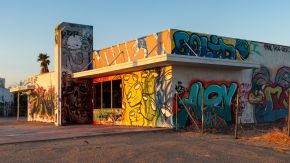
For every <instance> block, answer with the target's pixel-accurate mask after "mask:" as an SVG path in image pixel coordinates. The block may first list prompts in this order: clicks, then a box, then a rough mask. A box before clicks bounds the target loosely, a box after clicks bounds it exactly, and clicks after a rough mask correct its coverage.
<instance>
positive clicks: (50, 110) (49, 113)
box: [28, 86, 57, 122]
mask: <svg viewBox="0 0 290 163" xmlns="http://www.w3.org/2000/svg"><path fill="white" fill-rule="evenodd" d="M56 98H57V96H56V93H55V88H54V87H50V88H48V89H44V88H43V87H42V86H38V87H37V88H36V89H35V90H33V91H32V92H31V93H30V95H29V101H28V120H29V121H40V122H54V112H55V106H56Z"/></svg>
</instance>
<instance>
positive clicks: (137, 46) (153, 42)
mask: <svg viewBox="0 0 290 163" xmlns="http://www.w3.org/2000/svg"><path fill="white" fill-rule="evenodd" d="M170 48H171V40H170V31H169V30H166V31H162V32H158V33H155V34H152V35H148V36H146V37H142V38H138V39H135V40H132V41H128V42H125V43H122V44H118V45H115V46H112V47H109V48H105V49H101V50H97V51H94V55H93V57H94V68H101V67H104V66H109V65H115V64H120V63H125V62H130V61H136V60H138V59H142V58H148V57H152V56H156V55H160V54H169V53H170V52H171V49H170Z"/></svg>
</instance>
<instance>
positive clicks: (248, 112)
mask: <svg viewBox="0 0 290 163" xmlns="http://www.w3.org/2000/svg"><path fill="white" fill-rule="evenodd" d="M239 88H240V89H239V112H240V113H241V115H239V117H240V120H239V122H240V121H241V122H242V123H254V118H253V111H252V109H250V108H251V106H250V105H251V104H250V102H249V98H248V97H249V93H250V92H251V88H252V85H251V83H241V84H240V85H239Z"/></svg>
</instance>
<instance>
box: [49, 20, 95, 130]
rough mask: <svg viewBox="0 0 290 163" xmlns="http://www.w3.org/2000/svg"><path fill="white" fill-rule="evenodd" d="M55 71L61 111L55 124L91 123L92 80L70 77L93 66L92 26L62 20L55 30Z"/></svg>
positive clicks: (59, 109)
mask: <svg viewBox="0 0 290 163" xmlns="http://www.w3.org/2000/svg"><path fill="white" fill-rule="evenodd" d="M55 38H56V44H55V51H56V64H57V65H56V73H57V76H58V79H59V81H58V83H57V85H58V86H57V87H58V90H57V92H58V95H59V96H60V97H59V100H61V104H60V106H59V108H58V113H59V114H61V115H60V116H59V118H58V122H57V124H59V125H60V124H69V123H90V122H91V119H92V109H91V90H90V89H91V86H90V83H91V81H89V80H77V79H73V78H72V75H73V73H75V72H80V71H85V70H89V69H91V68H92V65H91V64H90V63H91V59H92V57H91V54H92V51H93V27H92V26H88V25H81V24H73V23H61V24H60V25H58V26H57V27H56V29H55Z"/></svg>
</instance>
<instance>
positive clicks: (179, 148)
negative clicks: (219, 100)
mask: <svg viewBox="0 0 290 163" xmlns="http://www.w3.org/2000/svg"><path fill="white" fill-rule="evenodd" d="M2 122H3V121H2ZM5 123H6V122H5ZM13 124H14V127H16V129H17V126H18V128H21V127H20V126H24V127H23V128H26V129H30V128H31V127H32V128H35V126H31V123H24V122H23V123H19V122H13ZM3 126H7V125H4V124H3V123H2V126H1V125H0V130H1V128H3ZM8 126H9V125H8ZM25 126H26V127H25ZM36 126H38V127H40V128H41V129H42V132H41V133H42V134H43V133H46V132H44V130H45V129H46V130H51V129H52V128H51V126H49V125H48V126H46V125H42V124H37V125H36ZM83 127H84V126H76V127H73V130H72V133H71V134H72V135H73V134H76V135H78V134H83V135H84V136H83V137H79V136H77V137H68V138H65V139H64V138H62V139H54V140H48V141H42V140H37V141H35V142H24V143H19V142H18V143H12V144H2V145H0V156H1V159H0V162H5V163H6V162H29V163H32V162H289V160H290V147H289V146H286V150H282V151H281V150H280V151H279V150H275V147H277V146H279V144H278V145H276V146H275V144H269V143H265V142H252V141H246V140H245V139H243V138H241V139H234V137H233V135H231V134H209V133H206V134H203V135H201V134H199V133H196V132H191V131H190V132H189V131H177V132H176V131H174V130H152V131H149V132H148V131H147V130H144V131H143V132H142V131H141V130H140V129H138V128H135V129H136V130H138V131H140V132H123V133H121V134H120V133H118V132H114V131H115V130H120V128H118V127H116V128H115V129H113V128H110V130H107V128H106V127H103V128H102V126H93V127H92V126H89V127H87V129H85V130H80V129H77V128H83ZM68 128H69V126H67V127H66V128H63V130H61V129H59V132H57V134H61V133H62V132H65V133H66V132H67V129H68ZM92 128H95V129H92ZM132 129H133V128H132ZM2 131H3V130H2ZM21 131H23V130H21ZM25 131H27V130H25ZM33 131H34V130H33ZM60 131H62V132H60ZM81 131H85V132H83V133H79V132H81ZM89 131H95V132H96V131H98V132H101V131H106V132H104V133H105V134H96V135H95V136H94V135H89V136H88V137H86V136H85V135H86V134H87V133H91V132H89ZM124 131H125V130H124ZM0 132H1V131H0ZM14 132H15V131H14ZM73 132H75V133H73ZM108 132H109V133H108ZM110 132H111V133H110ZM57 134H56V135H57ZM0 136H1V135H0ZM17 137H19V135H18V136H17Z"/></svg>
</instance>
